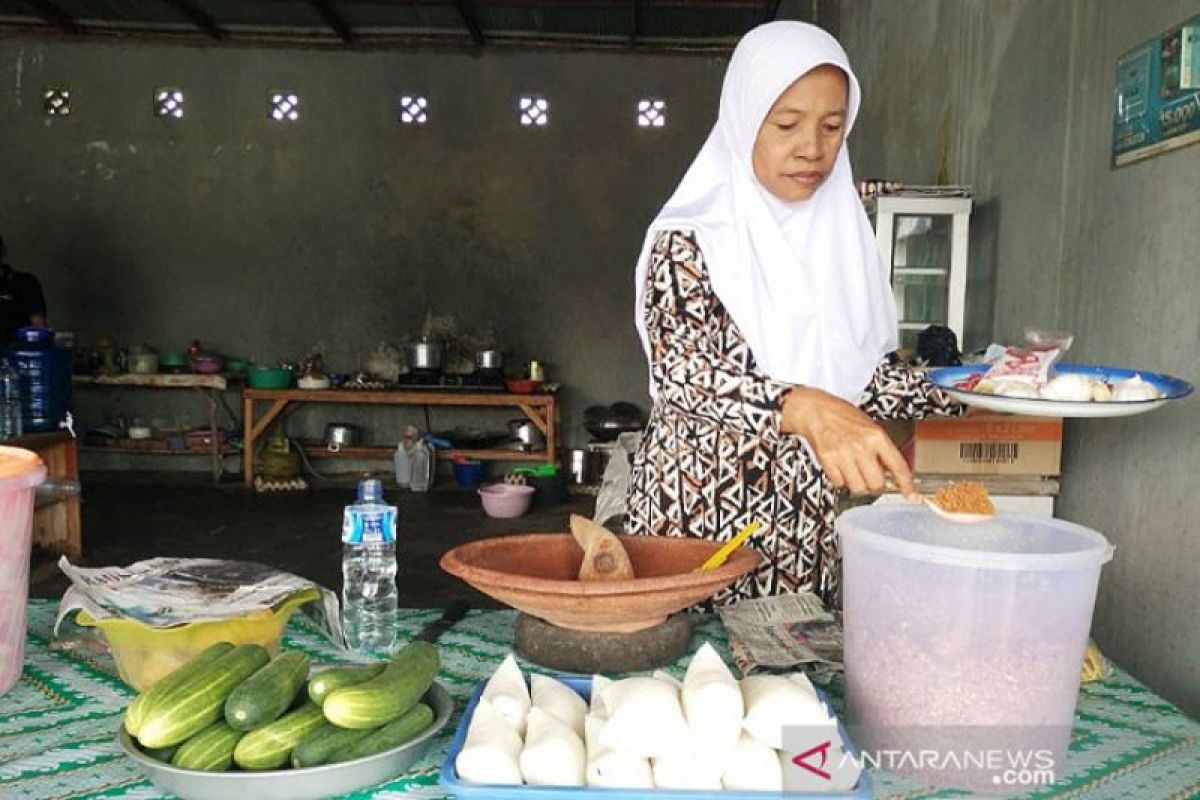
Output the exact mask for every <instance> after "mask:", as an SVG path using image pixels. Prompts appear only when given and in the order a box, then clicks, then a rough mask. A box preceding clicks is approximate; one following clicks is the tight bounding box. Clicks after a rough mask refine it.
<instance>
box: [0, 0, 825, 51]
mask: <svg viewBox="0 0 1200 800" xmlns="http://www.w3.org/2000/svg"><path fill="white" fill-rule="evenodd" d="M816 4H817V2H816V0H811V2H810V3H808V4H807V6H808V7H810V8H815V7H816ZM791 5H793V6H794V5H795V2H793V3H792V4H791ZM800 5H801V6H802V7H803V6H805V5H806V4H804V3H801V4H800ZM778 7H779V2H778V0H762V1H761V2H760V1H759V0H0V32H8V33H10V34H11V33H18V34H19V33H47V34H62V35H71V36H78V35H88V34H95V35H102V34H107V33H114V32H119V33H122V34H123V35H126V36H130V35H142V36H146V37H151V38H152V37H155V36H161V35H164V34H170V35H173V36H175V37H178V36H179V35H181V34H182V35H194V36H196V37H205V38H208V39H210V40H218V39H219V40H221V41H229V42H237V41H239V40H242V41H248V42H257V41H270V40H275V41H279V42H288V41H294V42H297V43H305V44H338V45H355V46H363V45H365V46H372V45H374V46H384V45H389V44H392V45H396V44H404V43H406V42H410V41H412V42H416V41H420V42H439V41H440V42H445V43H449V44H473V45H475V46H480V45H482V46H486V45H487V44H488V42H489V41H492V42H496V43H506V44H514V43H516V44H520V43H528V44H545V43H569V44H578V45H583V46H587V45H589V44H593V45H602V46H613V45H634V44H636V45H638V46H654V45H655V44H662V45H671V46H683V47H688V46H690V47H712V46H716V47H727V46H729V45H731V44H732V43H733V42H734V41H736V40H737V38H738V37H740V36H741V35H742V34H743V33H745V32H746V31H747V30H748V29H750V28H751V27H753V26H754V25H756V24H758V23H760V22H762V21H763V20H764V19H767V18H769V17H770V16H771V15H773V13H774V12H775V10H777V9H778ZM791 16H792V17H793V18H795V17H796V15H795V14H794V13H793V14H791Z"/></svg>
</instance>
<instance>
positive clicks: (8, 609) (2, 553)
mask: <svg viewBox="0 0 1200 800" xmlns="http://www.w3.org/2000/svg"><path fill="white" fill-rule="evenodd" d="M45 477H46V467H45V465H44V464H43V463H42V460H41V459H40V458H38V456H37V454H36V453H31V452H30V451H28V450H23V449H21V448H19V447H0V694H4V693H5V692H7V691H8V690H9V689H11V688H12V687H13V684H15V683H16V682H17V679H19V678H20V677H21V667H22V665H23V664H24V661H25V606H26V603H27V601H28V599H29V543H30V538H31V536H32V528H33V493H34V488H35V487H36V486H37V485H38V484H39V483H41V482H42V480H44V479H45Z"/></svg>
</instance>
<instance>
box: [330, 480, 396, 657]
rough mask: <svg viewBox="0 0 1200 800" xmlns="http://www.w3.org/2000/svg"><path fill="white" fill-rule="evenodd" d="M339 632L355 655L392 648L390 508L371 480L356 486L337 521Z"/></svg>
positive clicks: (392, 528)
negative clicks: (354, 495)
mask: <svg viewBox="0 0 1200 800" xmlns="http://www.w3.org/2000/svg"><path fill="white" fill-rule="evenodd" d="M342 628H343V630H344V632H345V634H346V644H347V645H348V646H349V647H350V648H351V649H352V650H357V651H359V652H361V653H367V654H371V653H390V652H391V650H392V647H393V646H394V645H395V642H396V507H395V506H389V505H387V504H386V503H385V502H384V500H383V484H382V483H381V482H380V481H378V480H375V479H373V478H364V479H363V480H361V481H359V482H358V498H357V499H356V500H355V502H354V503H352V504H351V505H348V506H346V511H345V513H344V514H343V515H342Z"/></svg>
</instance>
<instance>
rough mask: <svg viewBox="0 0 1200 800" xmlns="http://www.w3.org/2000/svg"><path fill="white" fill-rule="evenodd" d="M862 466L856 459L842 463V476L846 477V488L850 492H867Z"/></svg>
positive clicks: (856, 493) (857, 493) (855, 493)
mask: <svg viewBox="0 0 1200 800" xmlns="http://www.w3.org/2000/svg"><path fill="white" fill-rule="evenodd" d="M862 467H863V465H862V464H861V463H859V462H857V461H849V462H847V463H846V464H843V465H842V477H843V478H845V479H846V489H847V490H848V491H849V492H850V494H854V495H859V494H866V493H867V482H866V481H865V480H864V479H863V473H862Z"/></svg>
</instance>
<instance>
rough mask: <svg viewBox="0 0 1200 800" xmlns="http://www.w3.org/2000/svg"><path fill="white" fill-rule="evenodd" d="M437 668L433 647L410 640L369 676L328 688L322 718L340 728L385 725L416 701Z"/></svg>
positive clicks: (422, 693)
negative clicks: (363, 681)
mask: <svg viewBox="0 0 1200 800" xmlns="http://www.w3.org/2000/svg"><path fill="white" fill-rule="evenodd" d="M437 671H438V651H437V648H436V647H434V646H433V645H432V644H429V643H428V642H410V643H409V644H407V645H405V646H404V647H403V648H401V649H400V651H399V652H398V653H396V655H394V656H392V660H391V661H390V662H389V663H388V665H387V666H386V667H385V668H384V670H383V672H381V673H379V674H378V675H377V676H375V677H374V678H372V679H371V680H369V681H367V682H366V683H360V684H357V685H355V686H345V687H342V688H341V689H335V690H334V691H333V692H331V693H330V694H329V695H328V696H327V697H326V698H325V704H324V706H323V708H324V709H325V718H326V719H328V720H329V721H330V722H332V723H333V724H334V725H337V726H339V727H342V728H378V727H380V726H382V725H386V724H388V723H389V722H391V721H392V720H394V719H396V718H397V717H399V716H400V715H401V714H403V713H404V712H405V711H408V710H409V709H410V708H412V707H413V706H415V705H416V704H417V701H418V700H420V699H421V698H422V697H423V696H424V695H425V692H427V691H428V690H429V687H430V685H431V684H432V683H433V677H434V676H435V675H436V674H437Z"/></svg>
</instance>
